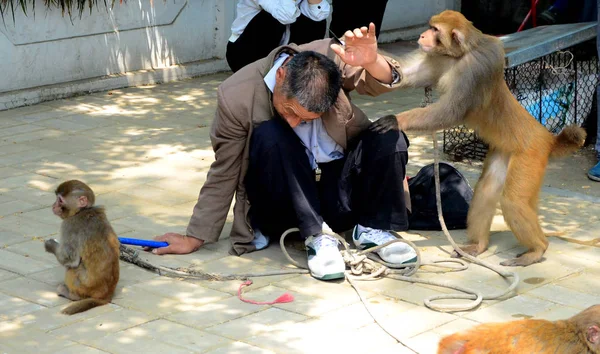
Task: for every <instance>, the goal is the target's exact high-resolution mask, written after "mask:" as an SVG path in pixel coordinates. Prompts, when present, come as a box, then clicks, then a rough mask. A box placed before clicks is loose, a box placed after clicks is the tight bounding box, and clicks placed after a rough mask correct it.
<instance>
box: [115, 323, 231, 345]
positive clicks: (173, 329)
mask: <svg viewBox="0 0 600 354" xmlns="http://www.w3.org/2000/svg"><path fill="white" fill-rule="evenodd" d="M123 334H130V336H131V337H133V338H140V339H142V338H147V339H155V340H157V341H159V342H162V343H165V344H168V345H169V346H171V347H183V348H185V349H187V350H189V351H193V352H205V351H207V350H210V349H211V348H216V347H220V346H223V345H226V344H229V343H231V342H232V341H231V340H229V339H227V338H224V337H222V336H218V335H214V334H210V333H207V332H205V331H201V330H198V329H194V328H190V327H186V326H184V325H182V324H179V323H175V322H171V321H167V320H163V319H160V320H156V321H152V322H148V323H145V324H143V325H140V326H136V327H134V328H131V329H128V330H127V331H124V333H123Z"/></svg>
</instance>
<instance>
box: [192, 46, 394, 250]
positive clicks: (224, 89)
mask: <svg viewBox="0 0 600 354" xmlns="http://www.w3.org/2000/svg"><path fill="white" fill-rule="evenodd" d="M332 43H334V42H333V41H332V40H331V39H323V40H318V41H314V42H311V43H307V44H304V45H301V46H297V45H294V44H291V45H288V46H282V47H278V48H276V49H274V50H273V51H272V52H271V53H270V54H269V55H268V56H267V57H266V58H264V59H261V60H258V61H256V62H254V63H251V64H249V65H247V66H246V67H244V68H242V69H241V70H239V71H238V72H236V73H235V74H234V75H232V76H230V77H229V78H228V79H226V80H225V81H224V82H223V83H221V85H220V86H219V88H218V94H217V100H218V101H217V111H216V114H215V119H214V122H213V125H212V127H211V132H210V138H211V142H212V147H213V150H214V152H215V161H214V162H213V164H212V165H211V166H210V170H209V171H208V175H207V179H206V182H205V183H204V185H203V186H202V189H201V190H200V195H199V196H198V202H197V203H196V206H195V207H194V212H193V215H192V217H191V219H190V222H189V224H188V227H187V231H186V234H187V235H188V236H193V237H196V238H199V239H201V240H204V241H205V242H207V243H208V242H216V241H217V240H218V239H219V236H220V234H221V231H222V230H223V226H224V224H225V220H226V218H227V214H228V212H229V208H230V206H231V200H232V199H233V197H234V195H235V205H234V208H233V225H232V228H231V233H230V240H231V245H232V247H231V250H230V252H229V253H230V254H235V255H241V254H244V253H247V252H252V251H254V250H255V247H254V245H252V244H251V241H252V240H253V239H254V232H253V230H252V227H251V226H250V220H249V216H248V211H249V210H250V208H251V205H250V203H249V202H248V199H247V196H246V190H245V187H244V177H245V176H246V171H247V169H248V156H249V144H250V136H251V135H252V131H253V129H254V127H256V126H257V125H258V124H260V123H261V122H264V121H266V120H269V119H271V118H273V116H274V108H273V104H272V101H271V91H270V90H269V88H268V87H267V85H266V84H265V82H264V80H263V79H264V77H265V76H266V75H267V73H268V72H269V70H270V69H271V68H272V66H273V62H274V60H275V58H276V57H277V56H278V54H279V53H281V52H287V53H297V52H300V51H304V50H312V51H315V52H319V53H321V54H324V55H327V56H328V57H329V58H331V59H333V60H334V61H335V63H336V64H338V66H339V68H340V70H341V72H342V78H343V88H342V90H341V92H340V95H339V96H338V99H337V102H336V103H335V104H334V106H333V107H332V108H331V109H330V110H329V111H328V112H326V113H325V114H323V115H322V117H321V118H322V120H323V124H324V126H325V129H326V130H327V133H328V134H329V135H330V136H331V137H332V138H333V140H335V142H337V143H338V144H339V145H340V146H341V147H342V148H344V149H345V148H346V146H347V142H348V140H349V139H351V138H353V137H355V136H356V135H358V133H360V132H361V131H362V130H363V129H365V128H366V127H367V126H368V124H369V120H368V119H367V116H366V115H365V114H364V113H363V112H362V111H361V110H360V109H359V108H358V107H356V106H355V105H354V104H353V103H352V102H350V96H349V92H350V91H353V90H356V91H357V92H358V93H359V94H366V95H370V96H377V95H380V94H382V93H385V92H389V91H392V90H394V89H395V88H396V87H395V86H396V85H397V84H396V85H389V84H384V83H381V82H379V81H378V80H376V79H375V78H373V77H372V76H371V75H369V73H367V72H366V71H365V70H364V69H363V68H362V67H353V66H350V65H346V64H345V63H344V62H343V61H341V59H340V58H339V57H338V56H337V55H336V54H335V53H334V52H333V51H332V50H331V49H330V47H329V46H330V44H332ZM386 60H387V61H388V63H389V64H390V66H391V67H393V68H395V69H396V72H398V73H400V72H401V71H400V68H399V66H398V65H399V64H398V63H397V62H396V61H395V60H393V59H391V58H387V57H386ZM398 81H399V80H398Z"/></svg>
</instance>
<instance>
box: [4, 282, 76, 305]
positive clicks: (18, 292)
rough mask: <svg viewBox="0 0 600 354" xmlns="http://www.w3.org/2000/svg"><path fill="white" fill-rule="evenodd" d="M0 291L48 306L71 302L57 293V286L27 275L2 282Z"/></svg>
mask: <svg viewBox="0 0 600 354" xmlns="http://www.w3.org/2000/svg"><path fill="white" fill-rule="evenodd" d="M0 292H3V293H5V294H9V295H12V296H16V297H18V298H21V299H24V300H27V301H29V302H33V303H36V304H39V305H42V306H46V307H52V306H57V305H62V304H67V303H69V302H70V301H69V300H67V299H65V298H63V297H60V296H58V294H57V293H56V286H52V285H48V284H46V283H42V282H40V281H37V280H34V279H29V278H25V277H21V278H17V279H13V280H8V281H5V282H1V283H0Z"/></svg>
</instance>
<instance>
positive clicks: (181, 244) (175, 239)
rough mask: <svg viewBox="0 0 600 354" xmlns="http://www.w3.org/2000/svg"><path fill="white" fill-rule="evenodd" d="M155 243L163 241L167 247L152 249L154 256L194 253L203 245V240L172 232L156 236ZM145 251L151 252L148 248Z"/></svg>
mask: <svg viewBox="0 0 600 354" xmlns="http://www.w3.org/2000/svg"><path fill="white" fill-rule="evenodd" d="M154 240H155V241H163V242H166V243H168V244H169V245H168V246H167V247H160V248H154V249H152V253H154V254H158V255H161V254H188V253H192V252H196V251H197V250H199V249H200V247H202V245H204V240H201V239H199V238H196V237H193V236H186V235H182V234H178V233H174V232H167V233H166V234H164V235H160V236H156V237H155V238H154ZM144 250H145V251H149V250H151V248H149V247H145V248H144Z"/></svg>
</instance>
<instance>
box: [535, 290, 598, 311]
mask: <svg viewBox="0 0 600 354" xmlns="http://www.w3.org/2000/svg"><path fill="white" fill-rule="evenodd" d="M527 295H531V296H535V297H538V298H541V299H544V300H548V301H552V302H555V303H557V304H560V305H565V306H570V307H575V308H579V309H585V308H587V307H589V306H592V305H596V304H600V296H597V295H590V294H586V293H582V292H579V291H575V290H572V289H568V288H563V287H561V286H558V285H554V284H548V285H544V286H542V287H540V288H536V289H533V290H531V291H529V292H527Z"/></svg>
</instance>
